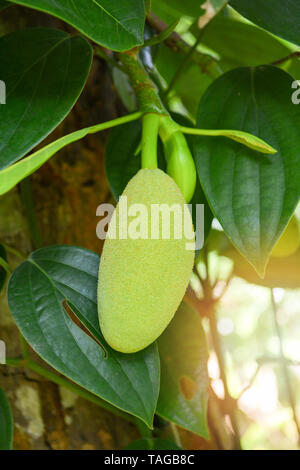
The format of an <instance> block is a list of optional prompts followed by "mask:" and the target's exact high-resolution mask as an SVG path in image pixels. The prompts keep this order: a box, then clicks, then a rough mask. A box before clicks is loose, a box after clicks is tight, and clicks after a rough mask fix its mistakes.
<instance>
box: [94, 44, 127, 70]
mask: <svg viewBox="0 0 300 470" xmlns="http://www.w3.org/2000/svg"><path fill="white" fill-rule="evenodd" d="M94 53H95V55H96V56H97V57H98V58H99V59H103V60H105V61H106V62H107V63H108V64H110V65H111V66H112V67H116V68H117V69H119V70H121V71H122V72H124V67H123V66H122V64H120V63H119V62H118V61H117V60H115V59H114V58H113V57H111V56H109V55H108V54H107V53H106V52H105V51H104V50H103V49H101V48H100V47H94Z"/></svg>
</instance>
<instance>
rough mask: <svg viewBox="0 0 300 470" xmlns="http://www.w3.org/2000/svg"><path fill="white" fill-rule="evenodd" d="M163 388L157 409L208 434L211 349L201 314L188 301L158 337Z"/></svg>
mask: <svg viewBox="0 0 300 470" xmlns="http://www.w3.org/2000/svg"><path fill="white" fill-rule="evenodd" d="M158 349H159V354H160V359H161V388H160V395H159V399H158V404H157V413H158V414H159V415H160V416H162V417H164V418H166V419H168V420H170V421H172V422H174V423H176V424H178V425H179V426H181V427H183V428H185V429H188V430H189V431H192V432H195V433H197V434H199V435H201V436H203V437H206V438H207V437H208V428H207V421H206V409H207V399H208V373H207V360H208V350H207V344H206V338H205V333H204V330H203V327H202V322H201V319H200V316H199V315H198V314H197V313H196V312H195V311H194V310H193V309H192V308H191V307H190V306H189V305H187V304H186V303H182V304H181V306H180V307H179V309H178V311H177V313H176V315H175V317H174V319H173V320H172V322H171V323H170V325H169V326H168V328H167V329H166V330H165V332H164V333H163V334H162V336H161V337H160V338H159V340H158Z"/></svg>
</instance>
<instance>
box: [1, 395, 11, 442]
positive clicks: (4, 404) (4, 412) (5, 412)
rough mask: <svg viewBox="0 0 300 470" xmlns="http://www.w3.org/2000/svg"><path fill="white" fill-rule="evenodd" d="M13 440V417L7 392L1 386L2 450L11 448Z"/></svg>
mask: <svg viewBox="0 0 300 470" xmlns="http://www.w3.org/2000/svg"><path fill="white" fill-rule="evenodd" d="M12 441H13V417H12V412H11V408H10V405H9V403H8V400H7V398H6V395H5V393H4V392H3V390H2V389H1V388H0V450H10V449H11V448H12Z"/></svg>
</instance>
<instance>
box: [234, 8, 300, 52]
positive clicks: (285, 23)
mask: <svg viewBox="0 0 300 470" xmlns="http://www.w3.org/2000/svg"><path fill="white" fill-rule="evenodd" d="M230 5H231V6H232V7H233V8H235V9H236V10H237V11H238V12H239V13H241V15H243V16H245V17H246V18H248V19H249V20H250V21H252V22H253V23H255V24H257V25H258V26H261V27H262V28H265V29H267V30H268V31H271V33H273V34H276V35H277V36H280V37H282V38H283V39H287V40H288V41H291V42H294V43H295V44H298V45H299V46H300V31H299V23H300V3H299V1H298V0H284V2H283V1H282V0H268V1H266V0H251V1H249V0H230Z"/></svg>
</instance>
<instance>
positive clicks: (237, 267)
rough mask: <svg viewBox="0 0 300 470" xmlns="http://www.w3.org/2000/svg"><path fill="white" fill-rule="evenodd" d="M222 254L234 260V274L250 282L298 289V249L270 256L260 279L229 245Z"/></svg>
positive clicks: (299, 251)
mask: <svg viewBox="0 0 300 470" xmlns="http://www.w3.org/2000/svg"><path fill="white" fill-rule="evenodd" d="M222 255H223V256H227V257H228V258H230V259H231V260H232V261H233V262H234V269H233V272H234V275H235V276H238V277H241V278H243V279H245V280H246V281H247V282H250V283H251V284H256V285H258V286H265V287H271V288H274V287H275V288H276V287H281V288H283V289H299V288H300V276H299V266H300V249H299V250H298V251H296V253H294V254H293V255H291V256H287V257H285V258H274V257H271V258H270V261H269V262H268V264H267V268H266V273H265V276H264V278H263V279H261V278H260V277H259V276H258V275H257V273H256V272H255V270H254V269H253V268H252V266H250V265H249V263H247V261H246V260H245V258H244V257H243V256H241V255H240V254H239V252H238V251H237V250H236V249H235V248H234V247H233V246H232V245H231V243H230V246H228V248H226V249H225V250H224V251H223V252H222Z"/></svg>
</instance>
